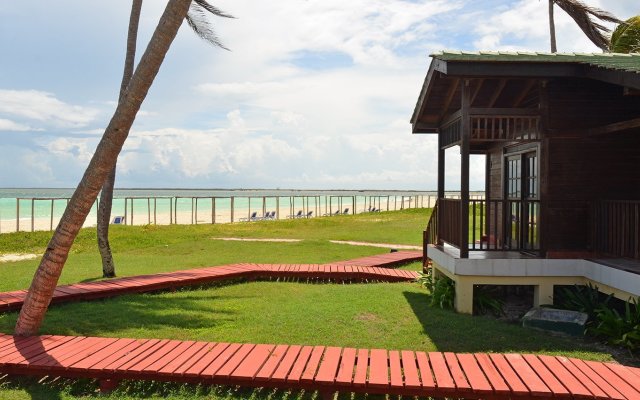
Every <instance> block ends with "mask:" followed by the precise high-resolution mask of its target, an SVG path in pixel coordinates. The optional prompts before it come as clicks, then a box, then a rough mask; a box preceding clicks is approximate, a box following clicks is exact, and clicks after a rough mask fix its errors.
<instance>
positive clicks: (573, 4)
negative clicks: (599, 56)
mask: <svg viewBox="0 0 640 400" xmlns="http://www.w3.org/2000/svg"><path fill="white" fill-rule="evenodd" d="M553 2H554V3H555V4H557V5H558V6H559V7H560V8H562V9H563V10H564V11H565V12H566V13H567V14H569V16H570V17H571V18H573V20H574V21H575V22H576V24H578V26H579V27H580V29H582V31H583V32H584V34H585V35H586V36H587V37H588V38H589V40H591V42H593V44H595V45H596V46H598V47H599V48H600V49H602V50H604V51H607V50H608V49H609V45H610V38H609V36H608V35H607V34H608V33H609V32H610V31H611V30H610V29H609V28H607V27H606V26H604V25H602V24H599V23H597V22H595V21H594V20H593V19H592V17H595V18H597V19H599V20H602V21H606V22H614V23H618V24H620V23H624V22H623V21H621V20H620V19H618V18H617V17H616V16H615V15H613V14H611V13H610V12H608V11H604V10H601V9H599V8H595V7H591V6H588V5H586V4H584V3H582V2H580V1H578V0H553Z"/></svg>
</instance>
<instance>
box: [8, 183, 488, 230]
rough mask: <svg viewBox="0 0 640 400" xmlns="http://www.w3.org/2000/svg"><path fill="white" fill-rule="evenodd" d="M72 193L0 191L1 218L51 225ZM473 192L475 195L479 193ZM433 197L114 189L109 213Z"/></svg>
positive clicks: (142, 218)
mask: <svg viewBox="0 0 640 400" xmlns="http://www.w3.org/2000/svg"><path fill="white" fill-rule="evenodd" d="M73 191H74V189H70V188H68V189H65V188H25V189H22V188H19V189H16V188H4V189H0V221H3V222H5V224H8V223H11V224H13V223H12V222H9V221H16V218H17V216H18V213H19V218H20V221H19V224H20V225H21V228H20V230H29V229H28V228H29V226H30V221H31V220H32V218H33V219H36V220H41V222H42V220H47V221H50V223H51V224H52V225H55V224H57V220H58V219H59V218H60V217H61V216H62V214H63V212H64V209H65V207H66V204H67V200H66V199H68V198H69V197H71V195H72V194H73ZM454 195H455V194H454ZM475 195H480V192H478V193H476V194H475ZM435 196H436V192H435V191H396V190H290V189H289V190H288V189H116V190H115V191H114V201H113V206H112V216H114V215H123V216H124V215H128V218H131V215H132V211H131V210H132V208H133V210H134V211H133V215H134V216H135V218H136V224H139V223H145V222H148V221H153V219H154V216H156V215H161V214H165V215H167V216H168V215H169V214H170V212H172V213H173V214H174V215H176V214H180V215H181V217H180V218H181V220H180V221H179V223H194V222H198V221H202V222H207V221H208V222H211V221H212V215H214V214H215V215H220V217H219V218H220V219H219V220H217V221H216V222H230V221H224V220H223V219H224V215H227V218H228V214H230V210H231V208H232V206H233V209H234V215H235V220H236V221H237V220H239V219H240V218H243V217H248V216H250V215H251V214H252V213H253V212H257V215H258V216H260V215H262V214H263V213H264V212H269V211H273V210H275V209H276V205H278V206H279V215H280V216H281V217H282V218H284V217H286V216H287V215H285V214H287V213H289V212H290V213H292V214H295V213H298V212H299V211H300V210H303V211H304V213H305V214H306V213H307V212H309V211H313V216H318V215H322V214H324V213H335V212H336V211H338V210H340V211H344V209H346V208H349V209H350V213H353V212H354V209H355V212H356V213H360V212H366V211H368V210H369V209H371V208H372V207H373V208H377V209H382V211H386V210H387V209H388V210H397V209H403V208H416V207H430V206H433V204H434V202H435ZM213 198H215V204H214V200H213ZM232 198H233V200H232ZM125 199H126V204H127V206H126V209H125ZM196 199H197V200H196ZM232 203H233V204H232ZM354 205H355V207H354ZM96 208H97V207H96V205H95V204H94V206H93V208H92V210H91V213H90V214H89V216H88V217H87V221H88V222H90V221H95V218H96ZM214 210H215V212H214ZM194 214H195V215H194ZM185 215H187V217H185ZM185 218H187V220H185ZM189 219H191V221H189ZM3 231H4V232H6V231H7V230H6V229H5V230H3Z"/></svg>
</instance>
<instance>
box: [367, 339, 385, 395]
mask: <svg viewBox="0 0 640 400" xmlns="http://www.w3.org/2000/svg"><path fill="white" fill-rule="evenodd" d="M388 365H389V361H388V359H387V351H386V350H383V349H372V350H371V356H370V359H369V381H368V382H367V386H368V387H372V388H386V387H388V386H389V367H388Z"/></svg>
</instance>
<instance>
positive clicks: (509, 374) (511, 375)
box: [489, 354, 531, 396]
mask: <svg viewBox="0 0 640 400" xmlns="http://www.w3.org/2000/svg"><path fill="white" fill-rule="evenodd" d="M489 358H490V359H491V361H492V362H493V365H495V366H496V369H497V370H498V371H499V372H500V375H502V377H503V378H504V380H505V382H506V383H507V385H509V387H510V388H511V392H512V393H513V394H514V395H516V396H530V395H531V392H530V391H529V389H528V388H527V386H526V385H525V384H524V383H523V382H522V380H520V377H519V376H518V374H516V372H515V371H514V370H513V368H511V364H509V362H508V361H507V359H506V358H505V357H504V354H490V355H489Z"/></svg>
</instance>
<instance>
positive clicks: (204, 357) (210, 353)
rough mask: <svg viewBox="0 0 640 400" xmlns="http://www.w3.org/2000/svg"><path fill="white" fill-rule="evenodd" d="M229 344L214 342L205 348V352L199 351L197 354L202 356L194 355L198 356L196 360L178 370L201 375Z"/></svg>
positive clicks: (185, 373)
mask: <svg viewBox="0 0 640 400" xmlns="http://www.w3.org/2000/svg"><path fill="white" fill-rule="evenodd" d="M229 346H230V344H229V343H216V344H213V343H212V347H209V346H207V347H205V348H204V352H203V351H200V352H198V354H197V355H198V356H199V357H200V358H196V357H194V358H196V360H195V361H194V362H192V363H189V364H185V365H183V366H181V367H180V368H178V369H177V370H176V372H177V373H182V375H184V376H189V377H199V376H200V375H201V373H202V371H204V369H205V368H207V367H208V366H209V365H210V364H211V363H213V362H214V361H215V360H216V359H217V358H218V356H220V355H221V354H222V353H223V352H224V351H225V350H227V349H228V348H229Z"/></svg>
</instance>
